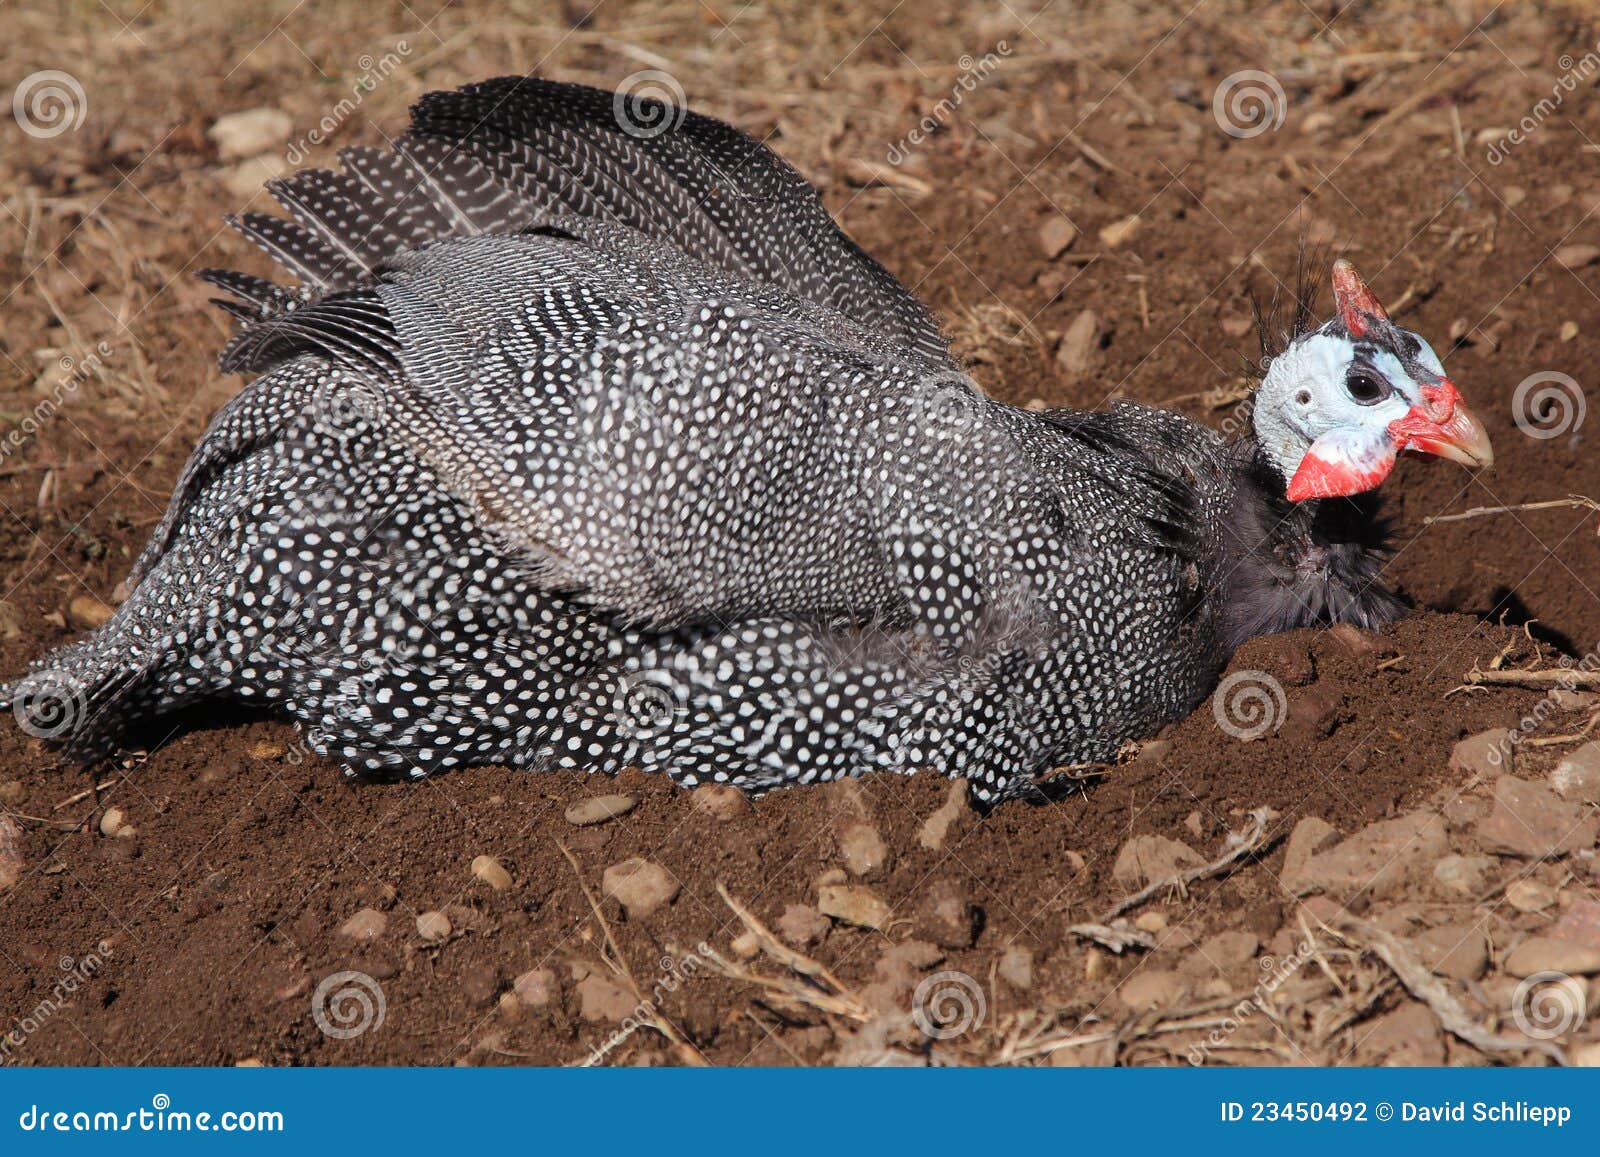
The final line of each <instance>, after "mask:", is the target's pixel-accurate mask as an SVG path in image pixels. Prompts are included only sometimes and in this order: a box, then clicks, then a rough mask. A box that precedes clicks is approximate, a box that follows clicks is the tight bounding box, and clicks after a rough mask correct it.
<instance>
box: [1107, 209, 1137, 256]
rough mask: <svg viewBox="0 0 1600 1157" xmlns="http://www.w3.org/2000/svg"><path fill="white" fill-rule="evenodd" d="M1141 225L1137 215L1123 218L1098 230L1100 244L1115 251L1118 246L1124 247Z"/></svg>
mask: <svg viewBox="0 0 1600 1157" xmlns="http://www.w3.org/2000/svg"><path fill="white" fill-rule="evenodd" d="M1141 224H1143V222H1142V221H1140V219H1139V215H1138V214H1137V213H1135V214H1134V215H1133V216H1132V217H1124V218H1123V219H1122V220H1120V221H1116V222H1114V223H1112V224H1110V225H1107V226H1106V227H1105V228H1103V229H1101V230H1100V244H1102V245H1104V246H1105V247H1106V248H1107V249H1115V248H1117V247H1118V246H1120V245H1125V244H1127V243H1128V242H1129V241H1132V240H1133V238H1134V236H1135V235H1137V234H1138V232H1139V226H1140V225H1141Z"/></svg>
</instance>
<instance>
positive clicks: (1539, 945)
mask: <svg viewBox="0 0 1600 1157" xmlns="http://www.w3.org/2000/svg"><path fill="white" fill-rule="evenodd" d="M1505 969H1506V971H1507V972H1509V973H1510V974H1511V975H1512V976H1533V975H1534V974H1535V973H1539V972H1565V973H1566V974H1567V975H1569V976H1586V975H1590V974H1592V973H1596V972H1600V948H1597V947H1595V946H1594V945H1592V944H1578V943H1575V942H1574V941H1571V940H1558V939H1556V938H1555V937H1554V936H1530V937H1528V938H1527V939H1526V940H1524V941H1523V942H1522V943H1521V944H1519V945H1517V947H1516V948H1515V949H1513V950H1512V952H1511V955H1509V956H1507V957H1506V962H1505Z"/></svg>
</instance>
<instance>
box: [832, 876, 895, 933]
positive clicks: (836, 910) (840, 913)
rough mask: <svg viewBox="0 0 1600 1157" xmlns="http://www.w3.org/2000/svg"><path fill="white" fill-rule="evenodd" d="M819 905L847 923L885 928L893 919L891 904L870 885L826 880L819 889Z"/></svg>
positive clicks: (860, 926)
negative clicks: (834, 882) (881, 897)
mask: <svg viewBox="0 0 1600 1157" xmlns="http://www.w3.org/2000/svg"><path fill="white" fill-rule="evenodd" d="M817 908H818V910H819V911H821V913H822V914H823V915H824V916H830V917H832V918H833V919H835V920H838V921H840V922H841V923H844V924H854V925H855V926H857V927H858V928H878V929H881V928H883V927H884V926H885V925H887V924H888V923H889V920H890V918H891V915H892V913H891V912H890V910H889V905H888V904H886V903H884V902H883V900H882V899H880V898H879V896H878V894H877V893H876V892H874V891H873V890H872V889H870V888H866V887H863V886H861V885H852V884H824V885H823V886H822V887H821V888H819V889H817Z"/></svg>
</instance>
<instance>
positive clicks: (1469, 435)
mask: <svg viewBox="0 0 1600 1157" xmlns="http://www.w3.org/2000/svg"><path fill="white" fill-rule="evenodd" d="M1422 397H1423V404H1422V405H1420V406H1412V407H1411V411H1410V412H1409V413H1408V414H1406V416H1405V417H1403V418H1399V419H1397V420H1395V421H1393V422H1391V423H1389V433H1390V435H1391V436H1392V437H1393V438H1394V443H1395V446H1396V448H1397V449H1400V450H1411V451H1414V452H1416V453H1420V454H1431V455H1433V456H1434V457H1437V458H1448V459H1450V461H1452V462H1459V463H1461V465H1463V466H1478V467H1483V468H1485V469H1487V468H1488V467H1490V466H1493V465H1494V447H1493V446H1491V445H1489V432H1488V431H1487V430H1485V429H1484V428H1483V423H1482V422H1480V421H1478V418H1477V416H1476V415H1475V414H1473V412H1472V411H1471V410H1469V409H1467V404H1466V403H1465V402H1463V401H1462V400H1461V392H1460V391H1459V390H1457V389H1456V387H1455V383H1453V382H1452V381H1451V380H1450V379H1449V378H1441V379H1440V380H1439V383H1438V384H1437V385H1432V386H1423V387H1422Z"/></svg>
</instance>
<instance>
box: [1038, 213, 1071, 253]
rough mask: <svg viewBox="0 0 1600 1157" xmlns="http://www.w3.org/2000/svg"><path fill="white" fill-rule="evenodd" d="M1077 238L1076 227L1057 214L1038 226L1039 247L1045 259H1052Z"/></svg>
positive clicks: (1064, 250)
mask: <svg viewBox="0 0 1600 1157" xmlns="http://www.w3.org/2000/svg"><path fill="white" fill-rule="evenodd" d="M1077 239H1078V227H1077V226H1076V225H1074V224H1073V223H1072V222H1071V221H1068V220H1067V219H1066V218H1065V217H1062V216H1061V215H1059V214H1056V215H1055V216H1052V217H1050V218H1049V219H1048V220H1046V221H1045V223H1044V224H1043V225H1040V226H1039V248H1040V249H1042V250H1044V256H1045V260H1046V261H1054V260H1055V259H1056V258H1057V257H1060V256H1061V255H1062V254H1063V253H1065V252H1066V251H1067V250H1068V249H1070V248H1072V243H1073V242H1074V241H1076V240H1077Z"/></svg>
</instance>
